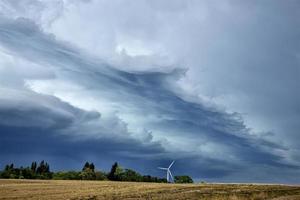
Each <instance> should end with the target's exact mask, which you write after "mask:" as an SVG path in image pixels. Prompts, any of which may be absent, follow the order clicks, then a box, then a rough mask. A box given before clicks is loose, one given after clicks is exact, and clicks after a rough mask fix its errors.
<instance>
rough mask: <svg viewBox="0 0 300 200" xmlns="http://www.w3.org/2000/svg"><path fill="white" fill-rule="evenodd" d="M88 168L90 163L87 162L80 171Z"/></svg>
mask: <svg viewBox="0 0 300 200" xmlns="http://www.w3.org/2000/svg"><path fill="white" fill-rule="evenodd" d="M89 168H90V163H89V162H85V164H84V166H83V168H82V171H84V170H85V169H89Z"/></svg>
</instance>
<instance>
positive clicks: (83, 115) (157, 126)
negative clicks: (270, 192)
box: [0, 0, 300, 182]
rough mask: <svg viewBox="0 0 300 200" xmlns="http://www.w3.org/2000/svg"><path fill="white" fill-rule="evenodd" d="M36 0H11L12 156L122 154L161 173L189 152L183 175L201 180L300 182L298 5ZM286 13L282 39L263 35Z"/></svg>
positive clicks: (2, 36)
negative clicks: (293, 8)
mask: <svg viewBox="0 0 300 200" xmlns="http://www.w3.org/2000/svg"><path fill="white" fill-rule="evenodd" d="M29 2H30V3H29ZM29 2H28V4H24V5H23V4H20V3H16V4H14V5H12V4H11V3H10V2H9V1H7V2H6V1H3V2H2V3H1V4H0V8H1V10H0V11H1V13H2V15H0V46H1V53H0V57H1V61H0V64H1V66H0V75H1V80H0V94H1V96H0V132H1V153H0V155H1V157H3V159H2V161H1V163H0V164H1V165H4V164H6V163H7V162H18V164H24V163H26V162H30V161H28V159H29V160H31V159H44V158H46V159H49V160H50V161H51V163H53V166H54V168H56V169H63V168H80V165H81V164H82V163H83V162H84V161H86V160H88V159H91V160H92V161H94V162H95V163H96V165H98V166H100V167H102V168H104V169H108V168H109V165H110V164H111V162H113V161H115V160H117V161H121V163H122V164H123V165H125V166H126V167H133V168H135V169H137V170H140V171H141V172H143V173H151V174H155V175H160V172H159V171H157V170H156V169H155V168H156V166H158V165H166V164H168V162H169V161H170V160H173V159H175V160H176V161H177V162H176V168H174V172H175V173H187V174H191V175H193V177H194V178H196V179H205V180H212V181H244V182H247V181H258V182H273V181H276V182H297V180H298V178H297V177H299V176H298V175H297V174H299V166H300V165H299V162H300V158H299V157H297V153H298V152H299V148H300V147H299V145H298V144H297V143H295V142H294V141H295V140H296V139H297V138H298V137H299V136H298V134H297V130H299V129H298V128H299V125H298V123H297V121H298V120H299V115H300V113H299V110H297V107H298V106H299V101H298V100H299V97H300V95H299V92H298V91H297V87H298V86H299V80H300V79H299V75H300V73H299V55H300V54H299V43H297V42H298V40H297V37H299V32H300V31H299V30H298V29H297V28H296V27H295V25H296V24H295V23H296V22H295V20H294V17H295V16H296V15H297V14H296V12H295V13H293V12H290V14H288V13H287V12H285V11H286V9H288V8H290V7H288V6H284V7H283V8H282V7H279V6H278V7H277V4H280V3H279V2H277V3H275V4H274V5H273V6H272V7H271V8H268V9H267V10H265V9H266V5H261V4H252V3H249V4H246V3H243V4H241V2H226V3H222V4H220V3H217V2H213V3H211V4H208V3H206V2H201V3H197V2H193V1H187V2H183V1H174V2H172V3H171V2H169V3H168V4H164V3H161V2H159V1H153V2H152V1H151V3H150V2H147V1H141V2H139V3H134V4H133V2H132V4H131V3H127V4H126V5H123V4H124V3H122V1H114V2H113V3H107V2H104V1H103V2H102V1H99V2H96V1H95V2H94V1H81V2H73V1H58V2H59V4H58V5H60V6H53V5H52V4H51V3H49V2H47V1H45V2H44V1H33V0H32V1H29ZM291 4H292V3H291ZM296 4H297V3H295V5H296ZM29 5H31V6H29ZM275 5H276V6H275ZM290 6H291V5H290ZM296 6H298V7H299V5H296ZM8 8H9V9H8ZM99 9H100V10H103V13H102V14H101V17H100V16H99V15H98V14H97V13H98V11H99ZM116 9H117V10H118V11H119V15H117V16H115V15H113V11H115V10H116ZM241 10H247V12H246V13H243V15H242V17H241V18H236V17H234V16H233V14H237V15H238V14H241V13H242V12H241ZM279 10H280V11H283V12H284V13H285V14H284V15H283V16H282V17H276V19H272V20H271V22H274V23H275V25H274V24H272V23H268V26H269V27H267V32H268V33H271V32H274V34H272V36H270V35H268V34H266V35H265V33H262V32H260V31H259V32H255V31H254V30H256V31H258V30H260V28H262V27H264V26H265V23H266V22H265V21H262V22H260V23H258V24H255V23H256V22H257V21H256V20H258V19H265V20H267V18H268V16H269V15H270V14H273V13H275V12H277V11H279ZM96 11H97V12H96ZM132 11H138V12H132ZM199 11H202V12H200V14H198V12H199ZM263 11H264V12H263ZM32 12H34V13H35V15H33V14H32ZM142 13H143V14H142ZM213 13H214V14H213ZM254 13H256V14H257V15H256V18H255V19H252V18H251V17H252V16H253V14H254ZM137 16H140V17H137ZM257 16H258V17H257ZM79 17H80V18H81V19H79ZM222 17H224V18H222ZM150 19H151V20H150ZM216 20H217V21H218V20H220V21H219V24H217V25H212V24H210V23H211V22H215V21H216ZM244 23H246V24H244ZM253 23H254V24H253ZM234 24H236V25H234ZM298 24H299V23H298ZM278 25H279V26H285V27H284V28H286V29H288V30H290V31H291V33H290V32H283V31H280V30H277V29H274V28H275V27H276V26H278ZM251 26H252V27H251ZM83 29H85V30H86V31H82V30H83ZM71 33H72V34H71ZM171 33H174V34H171ZM215 34H217V35H215ZM251 34H255V35H254V36H253V35H251ZM297 34H298V35H297ZM254 40H255V42H254ZM259 40H261V42H259ZM280 44H281V45H283V46H285V47H282V48H280V49H276V48H279V47H280ZM245 47H247V49H248V51H245V50H246V49H245ZM275 47H276V48H275ZM283 66H285V67H283ZM279 75H280V76H279ZM286 87H288V88H289V89H286ZM279 104H280V105H281V106H279ZM274 108H276V109H275V110H274ZM243 112H247V115H244V114H243ZM256 117H257V119H258V120H262V124H266V125H263V126H262V125H261V124H260V123H259V122H258V120H255V118H256ZM278 122H281V123H280V124H279V125H278ZM282 141H283V143H282ZM66 160H67V161H68V162H66ZM254 171H255V174H256V176H254V177H249V176H248V174H249V173H253V172H254ZM270 172H272V173H276V174H278V173H279V172H280V174H281V175H280V176H279V175H278V176H275V177H269V174H270Z"/></svg>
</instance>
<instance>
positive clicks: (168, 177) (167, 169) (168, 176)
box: [158, 161, 175, 183]
mask: <svg viewBox="0 0 300 200" xmlns="http://www.w3.org/2000/svg"><path fill="white" fill-rule="evenodd" d="M174 162H175V161H173V162H172V163H171V164H170V165H169V167H168V168H165V167H158V169H162V170H166V171H167V181H168V183H170V177H171V179H172V180H173V181H174V178H173V175H172V173H171V170H170V168H171V167H172V165H173V164H174Z"/></svg>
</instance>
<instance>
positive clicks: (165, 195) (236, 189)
mask: <svg viewBox="0 0 300 200" xmlns="http://www.w3.org/2000/svg"><path fill="white" fill-rule="evenodd" d="M0 199H74V200H75V199H91V200H92V199H99V200H102V199H103V200H104V199H107V200H110V199H131V200H133V199H204V200H208V199H212V200H221V199H222V200H223V199H225V200H227V199H228V200H239V199H241V200H245V199H250V200H259V199H274V200H289V199H291V200H299V199H300V187H298V186H283V185H251V184H239V185H237V184H165V183H134V182H111V181H66V180H0Z"/></svg>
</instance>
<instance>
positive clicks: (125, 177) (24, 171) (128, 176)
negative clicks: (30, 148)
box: [0, 160, 193, 183]
mask: <svg viewBox="0 0 300 200" xmlns="http://www.w3.org/2000/svg"><path fill="white" fill-rule="evenodd" d="M0 178H4V179H54V180H111V181H131V182H156V183H166V182H167V179H165V178H159V177H155V176H150V175H141V174H140V173H138V172H136V171H134V170H132V169H124V168H122V167H121V166H120V165H119V164H118V163H117V162H115V163H114V164H113V165H112V167H111V170H110V171H109V172H108V173H106V172H104V171H100V170H96V169H95V165H94V163H89V162H86V163H85V164H84V166H83V168H82V170H81V171H59V172H51V171H50V166H49V164H48V163H47V162H45V161H44V160H43V161H41V162H40V163H39V164H37V162H32V163H31V166H30V167H19V168H17V167H15V166H14V164H10V165H6V166H5V168H4V170H3V171H0ZM174 182H175V183H193V179H192V178H191V177H189V176H186V175H185V176H175V177H174Z"/></svg>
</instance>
